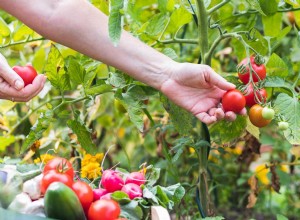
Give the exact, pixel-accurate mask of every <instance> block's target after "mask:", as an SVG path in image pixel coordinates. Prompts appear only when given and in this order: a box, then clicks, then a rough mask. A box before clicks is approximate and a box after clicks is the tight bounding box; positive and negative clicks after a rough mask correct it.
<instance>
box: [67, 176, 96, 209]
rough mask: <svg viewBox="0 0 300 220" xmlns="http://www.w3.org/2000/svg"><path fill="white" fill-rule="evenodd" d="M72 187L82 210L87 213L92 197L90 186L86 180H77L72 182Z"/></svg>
mask: <svg viewBox="0 0 300 220" xmlns="http://www.w3.org/2000/svg"><path fill="white" fill-rule="evenodd" d="M72 189H73V191H74V192H75V193H76V195H77V197H78V198H79V201H80V203H81V205H82V208H83V210H84V212H85V213H87V212H88V210H89V208H90V205H91V204H92V202H93V199H94V195H93V190H92V188H91V187H90V186H89V184H87V183H86V182H83V181H77V182H74V183H73V185H72Z"/></svg>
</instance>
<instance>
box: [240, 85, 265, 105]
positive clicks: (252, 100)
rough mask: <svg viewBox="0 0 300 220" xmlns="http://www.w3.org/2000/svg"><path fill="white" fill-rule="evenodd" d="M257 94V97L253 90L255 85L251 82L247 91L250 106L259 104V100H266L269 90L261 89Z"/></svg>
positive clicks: (247, 103)
mask: <svg viewBox="0 0 300 220" xmlns="http://www.w3.org/2000/svg"><path fill="white" fill-rule="evenodd" d="M255 94H256V98H255V95H254V92H253V86H252V84H250V85H249V86H248V87H247V90H246V91H245V99H246V105H247V106H248V107H251V106H253V105H255V104H257V103H258V102H257V101H258V100H259V101H261V102H265V101H266V100H267V91H266V90H265V89H259V90H258V91H255Z"/></svg>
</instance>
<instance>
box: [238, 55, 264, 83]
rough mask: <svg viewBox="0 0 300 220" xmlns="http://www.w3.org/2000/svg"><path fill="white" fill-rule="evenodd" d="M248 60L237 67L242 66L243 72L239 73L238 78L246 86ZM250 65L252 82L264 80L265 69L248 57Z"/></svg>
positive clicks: (247, 80) (248, 72)
mask: <svg viewBox="0 0 300 220" xmlns="http://www.w3.org/2000/svg"><path fill="white" fill-rule="evenodd" d="M248 61H249V59H248V58H245V59H243V60H242V61H241V62H240V63H239V66H244V67H245V70H244V71H239V72H238V76H239V78H240V80H241V81H242V82H243V83H244V84H245V85H246V84H247V83H248V82H249V80H250V69H249V64H248ZM250 65H251V66H252V70H253V71H252V79H253V82H258V81H259V80H264V79H265V78H266V76H267V71H266V67H265V65H264V64H261V65H259V64H257V63H255V58H254V57H253V56H251V57H250Z"/></svg>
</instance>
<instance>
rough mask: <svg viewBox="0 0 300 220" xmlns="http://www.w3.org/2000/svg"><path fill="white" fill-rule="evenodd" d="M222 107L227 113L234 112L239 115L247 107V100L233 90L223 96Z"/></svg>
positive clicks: (237, 91)
mask: <svg viewBox="0 0 300 220" xmlns="http://www.w3.org/2000/svg"><path fill="white" fill-rule="evenodd" d="M222 105H223V109H224V111H225V112H228V111H233V112H235V113H239V112H240V111H242V109H243V108H244V107H245V105H246V99H245V97H244V96H243V94H242V93H241V92H240V91H239V90H237V89H232V90H229V91H227V92H226V93H225V94H224V95H223V97H222Z"/></svg>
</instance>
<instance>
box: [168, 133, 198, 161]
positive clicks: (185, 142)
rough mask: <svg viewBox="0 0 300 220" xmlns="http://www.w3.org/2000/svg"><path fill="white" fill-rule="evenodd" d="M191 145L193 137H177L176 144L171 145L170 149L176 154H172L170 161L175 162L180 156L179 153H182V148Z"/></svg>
mask: <svg viewBox="0 0 300 220" xmlns="http://www.w3.org/2000/svg"><path fill="white" fill-rule="evenodd" d="M191 145H193V139H192V138H190V137H182V138H179V139H178V140H177V141H176V144H175V146H174V147H172V151H173V152H175V153H176V154H175V155H174V156H173V158H172V162H173V163H174V162H176V161H177V160H178V158H179V157H180V156H181V154H182V153H183V151H184V149H185V148H186V147H187V146H191Z"/></svg>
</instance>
